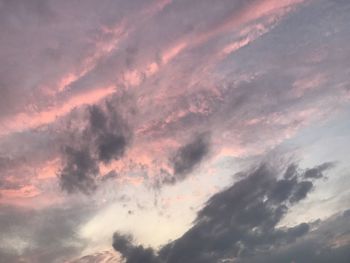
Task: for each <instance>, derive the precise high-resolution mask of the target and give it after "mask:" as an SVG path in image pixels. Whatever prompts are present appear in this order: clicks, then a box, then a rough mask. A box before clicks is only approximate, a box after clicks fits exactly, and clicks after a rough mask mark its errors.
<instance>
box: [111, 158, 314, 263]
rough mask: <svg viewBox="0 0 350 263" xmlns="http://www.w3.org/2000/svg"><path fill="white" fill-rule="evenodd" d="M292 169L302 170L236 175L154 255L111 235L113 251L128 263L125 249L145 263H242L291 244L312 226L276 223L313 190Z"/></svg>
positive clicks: (265, 168)
mask: <svg viewBox="0 0 350 263" xmlns="http://www.w3.org/2000/svg"><path fill="white" fill-rule="evenodd" d="M293 170H294V171H296V170H299V171H300V172H301V173H303V172H304V170H302V169H300V168H298V167H296V165H295V164H294V165H290V166H289V167H288V168H287V169H286V171H285V172H284V173H283V174H282V177H281V175H280V174H279V173H278V172H277V169H276V168H275V167H271V166H269V165H267V164H263V165H260V166H259V167H257V168H253V169H251V170H249V171H247V172H244V173H240V176H242V177H243V179H241V180H240V181H238V182H236V183H235V184H234V185H232V186H231V187H229V188H227V189H226V190H224V191H222V192H219V193H217V194H215V195H214V196H212V197H211V198H210V199H209V200H208V201H207V203H206V204H205V206H204V207H203V208H202V209H201V210H200V211H199V212H198V214H197V218H196V220H195V222H194V225H193V227H191V228H190V229H189V230H188V231H187V232H186V233H185V234H184V235H183V236H182V237H180V238H179V239H177V240H175V241H173V242H170V243H168V244H167V245H165V246H164V247H163V248H161V249H160V250H159V251H158V253H159V256H157V257H156V256H154V255H156V252H155V251H153V250H150V249H145V248H143V247H142V246H134V245H131V239H130V238H125V237H121V236H120V235H119V234H116V235H115V236H114V243H113V244H114V245H113V247H114V248H115V249H116V250H117V251H119V252H121V254H122V255H123V257H124V258H126V260H127V262H134V261H128V260H129V259H130V258H131V253H128V251H133V249H136V248H137V251H138V253H137V254H138V255H139V256H140V257H142V256H146V255H147V259H148V260H150V261H148V262H166V263H173V262H174V263H175V262H191V263H195V262H198V263H199V262H201V263H205V262H208V263H209V262H221V261H220V260H224V259H229V258H231V259H234V258H236V259H239V260H240V259H243V260H244V259H245V258H247V257H252V256H254V255H255V254H256V253H258V252H259V251H273V250H274V249H276V248H279V247H282V246H286V245H288V244H291V243H293V242H295V241H296V240H297V239H298V238H300V237H302V236H304V235H306V234H307V233H308V232H309V230H310V225H309V224H308V223H302V224H299V225H297V226H294V227H290V228H286V227H284V228H281V227H278V224H279V222H280V221H281V219H282V218H283V217H284V215H286V213H287V212H288V210H289V208H290V207H292V206H293V205H295V204H296V203H297V202H299V201H301V200H303V199H305V198H306V196H307V194H308V193H309V192H310V191H311V189H312V186H313V183H312V182H311V181H307V180H304V178H303V176H300V174H298V173H296V172H293ZM279 177H280V179H278V178H279ZM139 250H140V251H139ZM146 251H147V253H146ZM135 253H136V252H135ZM150 255H152V257H150ZM139 260H140V261H139V262H143V261H142V260H141V259H139ZM152 260H153V261H152ZM135 262H136V261H135Z"/></svg>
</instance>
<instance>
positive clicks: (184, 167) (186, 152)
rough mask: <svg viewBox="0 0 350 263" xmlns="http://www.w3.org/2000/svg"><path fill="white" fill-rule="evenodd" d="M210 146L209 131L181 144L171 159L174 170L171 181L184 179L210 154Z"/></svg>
mask: <svg viewBox="0 0 350 263" xmlns="http://www.w3.org/2000/svg"><path fill="white" fill-rule="evenodd" d="M209 148H210V141H209V134H208V133H202V134H199V135H195V136H193V138H192V140H191V141H190V142H188V143H187V144H185V145H183V146H181V147H180V148H179V149H178V150H177V151H176V153H175V155H174V156H173V157H172V158H171V160H170V161H171V165H172V167H173V172H174V175H173V176H174V177H173V178H171V179H170V181H171V182H176V181H178V180H183V179H184V178H185V177H186V175H188V174H189V173H190V172H192V170H193V169H194V168H196V167H197V166H198V165H199V164H200V163H201V162H202V161H203V159H204V158H205V157H206V156H207V155H208V153H209Z"/></svg>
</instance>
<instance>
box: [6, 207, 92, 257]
mask: <svg viewBox="0 0 350 263" xmlns="http://www.w3.org/2000/svg"><path fill="white" fill-rule="evenodd" d="M94 209H95V208H94V206H93V205H91V204H90V206H81V205H79V206H78V205H76V204H75V205H70V206H64V207H58V206H55V207H50V208H45V209H41V210H36V209H19V208H18V207H7V206H0V228H1V237H0V262H1V263H18V262H52V263H59V262H64V261H66V260H67V259H70V258H71V257H74V256H77V255H79V253H80V252H81V251H82V249H83V248H84V247H85V245H86V240H83V239H81V238H79V237H78V236H77V233H76V229H77V227H79V225H80V224H81V223H83V222H84V220H86V217H88V216H89V215H91V213H92V212H93V211H94ZM14 240H15V241H14Z"/></svg>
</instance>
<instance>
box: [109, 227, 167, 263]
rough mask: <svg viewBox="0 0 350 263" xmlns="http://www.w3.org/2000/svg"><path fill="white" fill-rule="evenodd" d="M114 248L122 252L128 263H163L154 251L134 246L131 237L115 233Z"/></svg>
mask: <svg viewBox="0 0 350 263" xmlns="http://www.w3.org/2000/svg"><path fill="white" fill-rule="evenodd" d="M113 248H114V249H115V250H117V251H118V252H120V254H121V255H122V256H123V257H124V258H125V259H126V263H141V262H142V263H161V262H162V261H160V259H158V257H157V256H156V255H155V254H154V251H153V249H151V248H144V247H143V246H141V245H139V246H135V245H133V244H132V238H131V237H130V236H125V235H121V234H119V233H114V235H113Z"/></svg>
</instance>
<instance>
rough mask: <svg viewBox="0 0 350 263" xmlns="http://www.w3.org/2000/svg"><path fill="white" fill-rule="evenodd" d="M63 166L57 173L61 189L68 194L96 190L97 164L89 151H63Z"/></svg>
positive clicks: (69, 148) (67, 148) (68, 148)
mask: <svg viewBox="0 0 350 263" xmlns="http://www.w3.org/2000/svg"><path fill="white" fill-rule="evenodd" d="M63 155H64V161H63V162H64V164H63V168H62V170H61V171H60V172H59V179H60V183H61V187H62V189H64V190H66V191H67V192H68V193H74V192H76V191H81V192H83V193H85V194H88V193H91V192H92V191H93V190H95V189H96V182H95V177H96V176H97V175H98V173H99V168H98V163H97V162H96V160H94V159H93V157H92V156H91V155H90V152H89V149H82V150H75V149H73V148H71V147H69V146H67V147H66V148H65V149H64V152H63Z"/></svg>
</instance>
